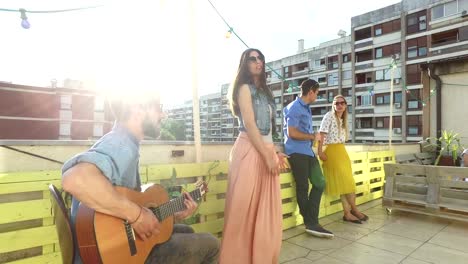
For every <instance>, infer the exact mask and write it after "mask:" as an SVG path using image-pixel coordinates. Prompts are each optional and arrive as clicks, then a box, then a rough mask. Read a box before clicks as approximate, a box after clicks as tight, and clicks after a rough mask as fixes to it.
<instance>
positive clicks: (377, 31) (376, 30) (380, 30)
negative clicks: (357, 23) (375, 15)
mask: <svg viewBox="0 0 468 264" xmlns="http://www.w3.org/2000/svg"><path fill="white" fill-rule="evenodd" d="M375 35H376V36H380V35H382V28H381V27H379V28H376V29H375Z"/></svg>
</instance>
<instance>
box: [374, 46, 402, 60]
mask: <svg viewBox="0 0 468 264" xmlns="http://www.w3.org/2000/svg"><path fill="white" fill-rule="evenodd" d="M400 53H401V43H395V44H391V45H387V46H383V47H378V48H376V49H375V58H376V59H379V58H383V57H391V56H392V55H395V54H400Z"/></svg>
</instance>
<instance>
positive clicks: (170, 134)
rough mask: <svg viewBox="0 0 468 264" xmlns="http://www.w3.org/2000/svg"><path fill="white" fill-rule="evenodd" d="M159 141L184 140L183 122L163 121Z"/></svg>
mask: <svg viewBox="0 0 468 264" xmlns="http://www.w3.org/2000/svg"><path fill="white" fill-rule="evenodd" d="M160 139H161V140H180V141H184V140H185V123H184V121H183V120H174V119H165V120H163V121H162V122H161V137H160Z"/></svg>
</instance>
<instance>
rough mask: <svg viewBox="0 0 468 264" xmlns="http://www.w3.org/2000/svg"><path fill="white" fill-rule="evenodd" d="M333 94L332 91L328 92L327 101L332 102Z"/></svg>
mask: <svg viewBox="0 0 468 264" xmlns="http://www.w3.org/2000/svg"><path fill="white" fill-rule="evenodd" d="M333 96H334V94H333V92H329V93H328V102H329V103H331V102H333Z"/></svg>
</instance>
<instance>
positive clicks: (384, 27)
mask: <svg viewBox="0 0 468 264" xmlns="http://www.w3.org/2000/svg"><path fill="white" fill-rule="evenodd" d="M400 29H401V21H400V19H395V20H392V21H388V22H385V23H382V24H379V25H375V26H374V35H375V36H380V35H383V34H388V33H392V32H395V31H399V30H400Z"/></svg>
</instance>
